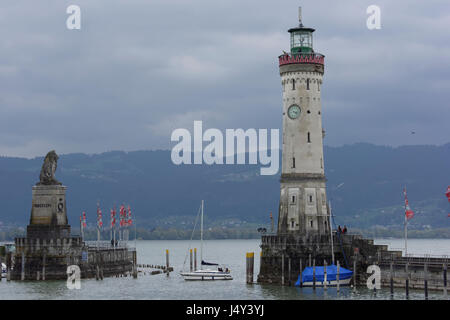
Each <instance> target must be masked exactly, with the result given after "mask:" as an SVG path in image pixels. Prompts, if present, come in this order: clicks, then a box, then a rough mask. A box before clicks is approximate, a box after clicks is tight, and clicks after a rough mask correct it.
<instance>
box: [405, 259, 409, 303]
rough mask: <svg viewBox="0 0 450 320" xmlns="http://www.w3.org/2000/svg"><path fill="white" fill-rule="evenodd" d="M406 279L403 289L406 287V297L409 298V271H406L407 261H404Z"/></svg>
mask: <svg viewBox="0 0 450 320" xmlns="http://www.w3.org/2000/svg"><path fill="white" fill-rule="evenodd" d="M405 268H406V280H405V289H406V299H409V271H408V262H406V266H405Z"/></svg>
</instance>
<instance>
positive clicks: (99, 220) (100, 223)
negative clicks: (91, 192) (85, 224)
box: [97, 205, 103, 229]
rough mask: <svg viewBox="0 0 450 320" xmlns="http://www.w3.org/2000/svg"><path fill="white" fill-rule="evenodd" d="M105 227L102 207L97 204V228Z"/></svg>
mask: <svg viewBox="0 0 450 320" xmlns="http://www.w3.org/2000/svg"><path fill="white" fill-rule="evenodd" d="M102 227H103V219H102V209H100V206H99V205H97V228H99V229H101V228H102Z"/></svg>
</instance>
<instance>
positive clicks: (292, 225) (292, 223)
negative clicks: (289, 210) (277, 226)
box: [291, 220, 295, 228]
mask: <svg viewBox="0 0 450 320" xmlns="http://www.w3.org/2000/svg"><path fill="white" fill-rule="evenodd" d="M294 223H295V222H294V220H292V221H291V228H293V227H294Z"/></svg>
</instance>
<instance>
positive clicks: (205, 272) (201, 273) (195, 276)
mask: <svg viewBox="0 0 450 320" xmlns="http://www.w3.org/2000/svg"><path fill="white" fill-rule="evenodd" d="M203 203H204V202H203V200H202V206H201V220H200V221H201V222H200V261H201V269H199V270H193V271H190V272H181V273H180V275H181V276H183V278H184V280H200V281H204V280H233V277H232V276H231V272H230V270H229V269H228V268H225V267H220V266H219V265H218V264H216V263H208V262H205V261H203ZM194 228H195V227H194ZM203 266H217V269H212V268H209V267H203Z"/></svg>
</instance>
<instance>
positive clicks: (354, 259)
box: [353, 255, 356, 289]
mask: <svg viewBox="0 0 450 320" xmlns="http://www.w3.org/2000/svg"><path fill="white" fill-rule="evenodd" d="M353 288H355V289H356V255H354V256H353Z"/></svg>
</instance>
